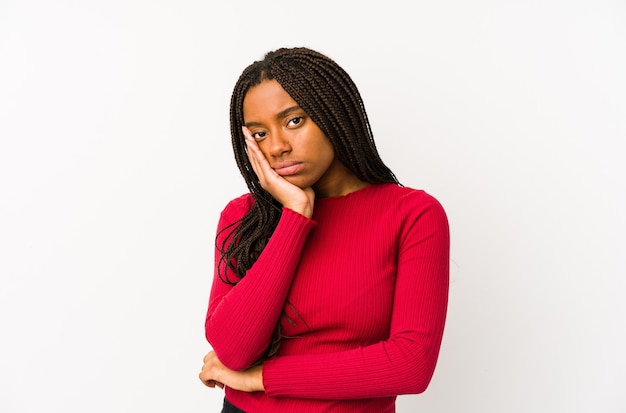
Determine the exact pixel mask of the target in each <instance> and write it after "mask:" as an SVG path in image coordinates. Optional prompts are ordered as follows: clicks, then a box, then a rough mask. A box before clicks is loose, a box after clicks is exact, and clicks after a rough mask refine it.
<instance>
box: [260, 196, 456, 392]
mask: <svg viewBox="0 0 626 413" xmlns="http://www.w3.org/2000/svg"><path fill="white" fill-rule="evenodd" d="M416 199H417V200H418V201H415V200H416ZM424 199H425V200H424ZM381 202H382V201H381ZM402 202H403V203H404V205H405V206H404V207H403V206H401V207H399V208H401V209H402V208H404V210H407V211H408V212H407V214H408V215H409V219H408V220H407V221H406V222H404V223H403V224H402V228H401V231H400V233H399V234H398V244H397V262H396V265H397V273H396V277H395V286H394V287H393V288H394V289H393V300H392V304H391V320H390V328H389V336H388V338H387V339H384V340H381V341H379V342H376V343H374V344H370V345H365V346H359V347H356V348H353V349H348V350H344V351H338V352H329V353H321V354H296V355H283V356H278V357H274V358H272V359H270V360H268V361H267V362H265V364H264V366H263V380H264V386H265V392H266V395H267V396H270V397H281V398H282V397H288V398H302V399H343V400H346V399H360V398H375V397H391V396H395V395H398V394H407V393H420V392H422V391H424V390H425V389H426V387H427V386H428V384H429V382H430V380H431V377H432V375H433V372H434V369H435V365H436V361H437V357H438V353H439V348H440V345H441V340H442V335H443V330H444V324H445V318H446V310H447V299H448V287H449V243H450V241H449V229H448V222H447V218H446V215H445V212H444V210H443V208H442V207H441V205H440V204H439V203H438V202H437V201H436V200H434V198H429V197H428V196H426V197H425V196H423V194H420V193H417V194H416V195H415V196H414V195H413V194H409V196H407V197H404V198H403V199H402ZM407 205H408V206H407ZM408 208H412V209H408ZM364 214H365V212H364ZM320 223H321V221H320ZM385 227H393V222H391V221H390V222H389V223H388V225H386V226H385ZM358 287H359V286H358V285H355V288H358ZM372 311H375V309H372ZM362 316H364V317H370V315H362Z"/></svg>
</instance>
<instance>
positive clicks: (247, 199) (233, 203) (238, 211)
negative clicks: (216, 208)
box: [222, 193, 254, 219]
mask: <svg viewBox="0 0 626 413" xmlns="http://www.w3.org/2000/svg"><path fill="white" fill-rule="evenodd" d="M252 205H254V198H253V197H252V194H250V193H245V194H243V195H240V196H238V197H237V198H235V199H232V200H230V201H229V202H228V204H226V206H225V207H224V209H223V210H222V217H224V218H226V217H228V218H231V219H239V218H241V217H243V216H244V215H245V214H247V213H248V211H250V209H251V208H252Z"/></svg>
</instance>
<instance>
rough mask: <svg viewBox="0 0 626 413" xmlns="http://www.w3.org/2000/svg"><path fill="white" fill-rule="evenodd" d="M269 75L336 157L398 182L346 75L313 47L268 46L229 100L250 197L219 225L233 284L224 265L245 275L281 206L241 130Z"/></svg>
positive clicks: (369, 175)
mask: <svg viewBox="0 0 626 413" xmlns="http://www.w3.org/2000/svg"><path fill="white" fill-rule="evenodd" d="M272 79H273V80H276V81H277V82H278V83H279V84H280V85H281V86H282V87H283V89H285V91H286V92H287V93H288V94H289V95H290V96H291V97H292V98H293V100H295V101H296V102H297V103H298V105H299V106H300V107H301V108H302V109H303V110H304V111H305V112H306V113H307V114H308V115H309V116H310V117H311V119H312V120H313V121H314V122H315V123H316V124H317V126H318V127H319V128H320V129H321V130H322V132H324V134H325V135H326V136H327V137H328V139H329V140H330V142H331V143H332V145H333V148H334V151H335V156H336V157H337V159H338V160H339V161H340V162H341V163H342V164H343V165H345V166H346V167H347V168H348V169H349V170H350V171H352V172H353V173H354V174H355V175H356V176H357V177H358V178H359V179H360V180H362V181H364V182H368V183H383V182H390V183H396V184H399V182H398V180H397V179H396V177H395V175H394V174H393V173H392V172H391V170H390V169H389V168H388V167H387V166H386V165H385V164H384V163H383V161H382V160H381V159H380V156H379V155H378V151H377V150H376V146H375V144H374V138H373V134H372V130H371V127H370V124H369V120H368V118H367V114H366V112H365V106H364V104H363V100H362V99H361V95H360V93H359V91H358V89H357V87H356V85H355V84H354V82H353V81H352V79H351V78H350V76H349V75H348V74H347V73H346V72H345V71H344V70H343V69H342V68H341V67H340V66H339V65H338V64H337V63H335V62H334V61H333V60H332V59H330V58H328V57H327V56H325V55H323V54H321V53H318V52H316V51H314V50H311V49H307V48H304V47H298V48H281V49H278V50H275V51H271V52H268V53H267V54H266V55H265V58H264V59H263V60H260V61H256V62H254V63H252V64H251V65H250V66H248V67H247V68H246V69H245V70H244V71H243V73H242V74H241V76H240V77H239V80H238V81H237V83H236V84H235V88H234V90H233V94H232V97H231V101H230V131H231V136H232V145H233V150H234V153H235V159H236V161H237V166H238V167H239V170H240V171H241V174H242V176H243V178H244V179H245V181H246V184H247V185H248V189H249V190H250V193H251V194H252V197H253V198H254V205H253V206H252V208H251V210H250V211H249V212H248V213H247V214H246V215H245V216H244V217H243V218H241V219H240V220H238V221H236V222H234V223H233V224H231V225H230V226H228V227H226V228H224V229H223V231H227V232H228V236H226V237H225V239H224V241H223V243H222V245H217V247H218V248H219V250H220V253H221V260H220V262H219V263H218V274H219V277H220V279H221V280H222V281H223V282H225V283H229V284H233V285H234V284H236V283H237V281H238V280H232V279H230V278H229V277H228V274H227V273H228V271H227V270H228V269H230V270H232V271H233V273H234V274H235V275H236V276H237V277H238V279H241V278H242V277H244V276H245V275H246V272H247V271H248V270H249V269H250V267H252V265H253V264H254V263H255V261H256V260H257V258H258V257H259V255H260V254H261V251H263V248H264V247H265V245H266V244H267V242H268V240H269V238H270V236H271V235H272V233H273V232H274V229H275V228H276V225H277V224H278V221H279V219H280V216H281V211H282V206H281V205H280V204H279V203H278V201H276V200H275V199H274V198H273V197H272V196H271V195H270V194H269V192H267V191H266V190H264V189H263V188H262V187H261V184H260V183H259V179H258V178H257V176H256V174H255V172H254V170H253V169H252V166H251V165H250V161H249V159H248V154H247V151H246V143H245V138H244V135H243V132H242V130H241V127H242V126H243V125H244V118H243V100H244V98H245V96H246V93H247V92H248V90H249V89H250V88H251V87H253V86H256V85H258V84H260V83H261V82H262V81H264V80H272ZM279 324H280V323H279ZM275 339H276V337H275ZM270 347H274V346H270ZM276 347H277V346H276ZM270 353H271V352H270ZM269 355H271V354H268V355H267V356H269Z"/></svg>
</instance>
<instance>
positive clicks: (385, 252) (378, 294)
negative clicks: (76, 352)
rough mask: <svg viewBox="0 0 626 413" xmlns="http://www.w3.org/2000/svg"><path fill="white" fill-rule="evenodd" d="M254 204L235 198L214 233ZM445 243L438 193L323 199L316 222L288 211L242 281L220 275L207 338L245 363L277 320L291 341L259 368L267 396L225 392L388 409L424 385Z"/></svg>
mask: <svg viewBox="0 0 626 413" xmlns="http://www.w3.org/2000/svg"><path fill="white" fill-rule="evenodd" d="M252 203H253V199H252V197H251V196H250V195H249V194H246V195H244V196H241V197H239V198H237V199H235V200H233V201H231V202H230V203H229V204H228V205H227V206H226V208H225V209H224V211H223V212H222V214H221V217H220V221H219V224H218V232H219V231H220V230H221V229H222V228H224V227H225V226H227V225H228V224H230V223H232V222H234V221H235V220H237V219H238V218H240V217H242V216H243V215H244V214H245V213H246V212H247V211H248V210H249V209H250V207H251V205H252ZM223 236H225V235H224V234H222V235H221V236H220V239H218V244H220V243H221V241H222V239H223ZM449 242H450V240H449V231H448V222H447V218H446V214H445V212H444V210H443V208H442V207H441V205H440V204H439V203H438V202H437V200H435V199H434V198H433V197H432V196H430V195H428V194H427V193H425V192H424V191H420V190H415V189H410V188H405V187H401V186H398V185H395V184H374V185H370V186H367V187H365V188H364V189H361V190H359V191H356V192H352V193H350V194H348V195H346V196H340V197H333V198H321V199H316V200H315V207H314V212H313V217H312V219H307V218H306V217H304V216H302V215H300V214H297V213H295V212H293V211H291V210H289V209H287V208H283V212H282V216H281V218H280V221H279V223H278V226H277V227H276V230H275V231H274V233H273V235H272V237H271V238H270V240H269V242H268V244H267V246H266V247H265V249H264V250H263V252H262V253H261V255H260V257H259V259H258V260H257V262H256V263H255V264H254V265H253V266H252V268H251V269H250V270H249V271H248V272H247V274H246V276H245V277H244V278H243V279H242V280H241V281H240V282H239V283H238V284H237V285H236V286H234V287H233V286H231V285H228V284H225V283H223V282H222V281H220V279H219V277H217V275H216V276H215V278H214V281H213V286H212V289H211V297H210V300H209V308H208V313H207V318H206V325H205V328H206V336H207V339H208V341H209V343H210V344H211V346H212V347H213V349H214V350H215V353H216V354H217V356H218V358H219V359H220V360H221V361H222V362H223V363H224V365H226V366H227V367H229V368H231V369H234V370H241V369H245V368H247V367H249V366H250V365H251V363H253V362H254V361H256V360H257V359H258V357H259V356H260V355H261V354H262V353H263V351H264V350H265V349H266V347H267V345H268V343H269V340H270V338H271V336H272V332H273V331H274V327H275V325H276V323H277V321H278V320H279V319H280V322H281V323H282V327H283V334H284V335H285V336H287V337H288V338H285V339H283V341H282V344H281V347H280V350H279V353H278V355H277V356H276V357H273V358H272V359H270V360H267V361H266V362H265V363H264V365H263V385H264V386H265V392H256V393H245V392H239V391H235V390H232V389H228V388H227V389H226V398H227V399H228V400H229V401H230V402H231V403H233V404H234V405H236V406H237V407H239V408H240V409H243V410H245V411H246V412H248V413H264V412H272V413H280V412H306V413H314V412H338V413H339V412H345V413H348V412H350V413H352V412H360V413H365V412H372V413H374V412H375V413H384V412H390V413H391V412H394V411H395V399H396V396H397V395H399V394H408V393H421V392H423V391H424V390H425V389H426V387H427V386H428V383H429V381H430V379H431V377H432V374H433V371H434V369H435V364H436V362H437V356H438V354H439V348H440V344H441V339H442V335H443V329H444V323H445V317H446V308H447V299H448V279H449ZM215 259H216V265H217V260H218V259H219V252H217V251H216V258H215ZM230 278H231V279H236V278H235V276H234V275H232V274H231V275H230Z"/></svg>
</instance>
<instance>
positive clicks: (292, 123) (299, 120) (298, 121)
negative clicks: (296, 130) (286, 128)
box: [289, 116, 304, 126]
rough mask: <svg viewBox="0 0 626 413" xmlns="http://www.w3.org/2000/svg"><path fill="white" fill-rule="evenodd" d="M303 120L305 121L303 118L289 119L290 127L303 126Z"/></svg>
mask: <svg viewBox="0 0 626 413" xmlns="http://www.w3.org/2000/svg"><path fill="white" fill-rule="evenodd" d="M303 120H304V118H303V117H302V116H298V117H297V118H292V119H289V125H290V126H297V125H299V124H301V123H302V121H303Z"/></svg>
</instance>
